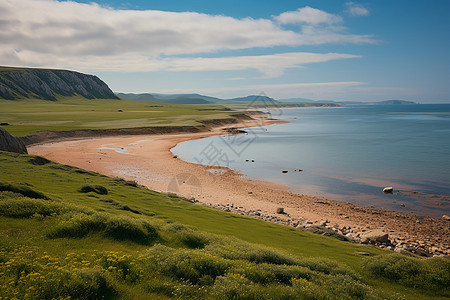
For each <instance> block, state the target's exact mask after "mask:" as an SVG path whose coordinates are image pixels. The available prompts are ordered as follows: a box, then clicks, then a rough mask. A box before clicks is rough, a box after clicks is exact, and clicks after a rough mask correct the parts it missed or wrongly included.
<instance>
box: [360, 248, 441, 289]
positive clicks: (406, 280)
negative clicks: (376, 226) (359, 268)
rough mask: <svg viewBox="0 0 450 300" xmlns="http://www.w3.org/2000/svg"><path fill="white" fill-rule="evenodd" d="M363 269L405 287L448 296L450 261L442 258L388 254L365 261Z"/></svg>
mask: <svg viewBox="0 0 450 300" xmlns="http://www.w3.org/2000/svg"><path fill="white" fill-rule="evenodd" d="M364 268H365V269H366V270H368V271H369V272H370V273H372V274H373V275H375V276H380V277H384V278H386V279H389V280H393V281H396V282H398V283H400V284H402V285H405V286H410V287H415V288H422V289H426V290H428V291H430V292H434V293H438V294H442V295H446V296H450V292H449V290H448V287H449V286H450V261H449V260H447V259H444V258H439V257H435V258H429V259H418V258H412V257H407V256H404V255H400V254H388V255H380V256H376V257H371V258H368V259H366V261H365V263H364Z"/></svg>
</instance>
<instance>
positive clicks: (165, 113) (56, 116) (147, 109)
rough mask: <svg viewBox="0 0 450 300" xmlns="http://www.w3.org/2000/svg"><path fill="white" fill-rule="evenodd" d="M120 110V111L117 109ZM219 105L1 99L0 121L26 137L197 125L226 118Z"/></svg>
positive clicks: (227, 112)
mask: <svg viewBox="0 0 450 300" xmlns="http://www.w3.org/2000/svg"><path fill="white" fill-rule="evenodd" d="M119 110H122V111H123V112H119ZM231 114H233V112H230V111H227V110H224V108H223V107H222V106H210V105H177V104H163V103H152V102H139V101H127V100H103V99H95V100H86V99H81V98H76V97H70V98H61V99H59V100H58V102H51V101H45V100H19V101H8V100H0V123H9V124H11V125H10V126H7V127H5V128H6V129H7V130H8V131H9V132H10V133H11V134H14V135H17V136H25V135H28V134H30V133H32V132H35V131H39V130H72V129H111V128H131V127H147V126H196V125H199V123H198V122H197V121H201V120H206V119H221V118H228V117H230V115H231Z"/></svg>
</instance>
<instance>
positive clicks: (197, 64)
mask: <svg viewBox="0 0 450 300" xmlns="http://www.w3.org/2000/svg"><path fill="white" fill-rule="evenodd" d="M357 57H360V56H357V55H351V54H340V53H326V54H318V53H306V52H293V53H280V54H271V55H258V56H233V57H218V58H169V59H165V60H162V61H160V64H161V67H162V68H164V69H166V70H168V71H219V70H225V71H232V70H246V69H256V70H258V71H260V72H261V73H263V74H265V75H266V76H267V77H278V76H280V75H282V73H283V72H284V70H285V69H287V68H294V67H301V66H302V65H303V64H309V63H318V62H326V61H330V60H336V59H344V58H357Z"/></svg>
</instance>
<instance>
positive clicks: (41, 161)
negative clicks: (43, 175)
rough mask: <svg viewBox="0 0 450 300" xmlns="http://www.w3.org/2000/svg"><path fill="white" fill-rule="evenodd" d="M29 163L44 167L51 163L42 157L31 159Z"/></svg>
mask: <svg viewBox="0 0 450 300" xmlns="http://www.w3.org/2000/svg"><path fill="white" fill-rule="evenodd" d="M28 161H29V162H30V163H31V164H32V165H35V166H43V165H46V164H48V163H50V161H49V160H48V159H46V158H44V157H41V156H35V157H33V158H30V159H29V160H28Z"/></svg>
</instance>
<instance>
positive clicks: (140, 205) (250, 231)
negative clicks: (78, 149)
mask: <svg viewBox="0 0 450 300" xmlns="http://www.w3.org/2000/svg"><path fill="white" fill-rule="evenodd" d="M36 161H38V162H40V163H36ZM33 162H34V163H33ZM0 170H1V173H0V180H1V182H2V184H3V186H8V187H17V186H18V187H25V186H26V187H27V189H28V192H27V193H29V191H33V192H34V193H37V194H42V195H45V197H46V198H42V199H40V198H33V197H30V194H24V193H23V191H22V190H21V189H17V188H8V189H3V191H2V192H0V297H6V298H8V299H9V298H14V297H15V298H18V299H37V298H38V299H52V298H67V297H71V298H80V299H96V298H101V297H104V298H115V297H117V298H154V299H167V298H186V299H193V298H204V299H376V298H387V299H414V298H415V299H417V298H420V299H439V298H444V297H446V296H449V295H448V292H447V291H446V288H447V287H448V285H449V279H448V268H449V265H450V263H449V261H448V260H445V259H436V258H433V259H427V260H423V259H416V258H408V257H406V256H403V255H395V256H392V255H390V254H389V253H390V252H388V251H384V250H381V249H377V248H373V247H369V246H361V245H356V244H351V243H349V242H344V241H339V240H336V239H333V238H329V237H324V236H320V235H316V234H312V233H309V232H304V231H300V230H297V229H294V228H289V227H285V226H280V225H276V224H271V223H266V222H263V221H261V220H257V219H251V218H247V217H244V216H240V215H239V216H238V215H233V214H230V213H226V212H222V211H217V210H213V209H210V208H207V207H203V206H200V205H196V204H193V203H190V202H189V201H186V200H184V199H182V198H178V197H174V196H170V197H169V195H167V194H161V193H156V192H153V191H150V190H147V189H145V188H143V187H140V186H138V185H136V184H135V183H133V182H127V181H124V180H121V179H118V178H111V177H106V176H102V175H99V174H96V173H93V172H88V171H84V170H81V169H78V168H75V167H70V166H65V165H59V164H56V163H53V162H45V161H42V160H40V159H37V158H36V157H34V156H28V155H19V154H14V153H7V152H0ZM86 185H89V186H91V187H96V186H102V187H104V188H105V189H107V191H108V194H107V195H104V194H98V193H96V192H95V191H90V192H87V193H83V192H80V188H82V187H83V186H86ZM21 191H22V192H21ZM124 207H128V209H124ZM354 251H364V252H369V253H370V254H371V255H372V257H369V258H364V257H361V256H358V255H356V254H354ZM446 276H447V277H446Z"/></svg>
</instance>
